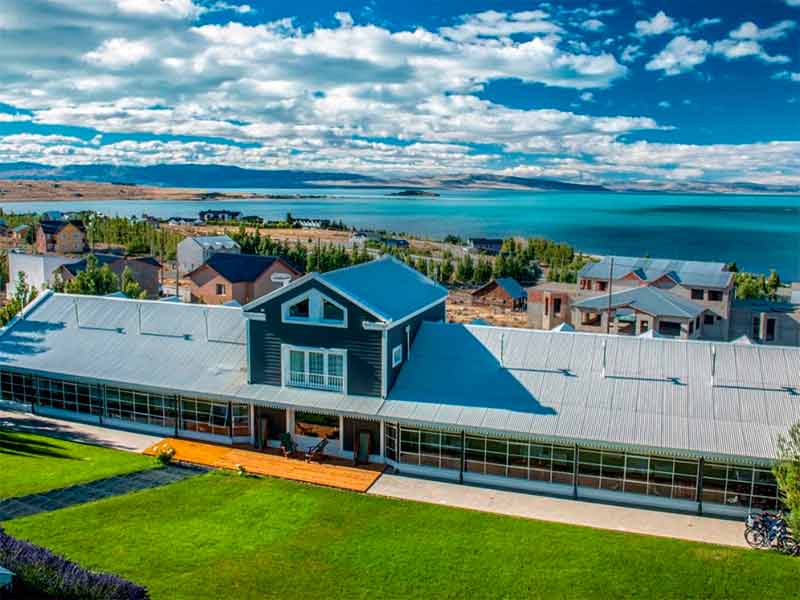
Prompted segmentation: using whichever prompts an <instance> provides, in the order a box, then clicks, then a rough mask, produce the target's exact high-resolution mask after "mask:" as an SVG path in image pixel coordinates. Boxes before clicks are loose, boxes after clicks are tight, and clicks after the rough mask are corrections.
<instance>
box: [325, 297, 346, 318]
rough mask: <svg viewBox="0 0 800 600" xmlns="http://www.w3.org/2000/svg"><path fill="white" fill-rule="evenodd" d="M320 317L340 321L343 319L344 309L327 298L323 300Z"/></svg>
mask: <svg viewBox="0 0 800 600" xmlns="http://www.w3.org/2000/svg"><path fill="white" fill-rule="evenodd" d="M322 318H323V319H325V320H326V321H336V322H342V321H344V311H343V310H342V309H341V308H339V307H338V306H336V305H335V304H333V303H331V302H328V301H327V300H323V301H322Z"/></svg>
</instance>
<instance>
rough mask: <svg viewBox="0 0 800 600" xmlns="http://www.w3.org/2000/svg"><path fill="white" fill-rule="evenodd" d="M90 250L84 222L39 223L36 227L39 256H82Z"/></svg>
mask: <svg viewBox="0 0 800 600" xmlns="http://www.w3.org/2000/svg"><path fill="white" fill-rule="evenodd" d="M88 249H89V246H88V244H87V243H86V227H84V225H83V222H82V221H39V223H38V224H37V226H36V252H38V253H39V254H47V253H52V254H82V253H83V252H86V251H87V250H88Z"/></svg>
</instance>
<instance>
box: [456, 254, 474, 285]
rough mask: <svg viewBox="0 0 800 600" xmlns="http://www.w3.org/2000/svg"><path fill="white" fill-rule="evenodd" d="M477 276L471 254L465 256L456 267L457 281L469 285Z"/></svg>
mask: <svg viewBox="0 0 800 600" xmlns="http://www.w3.org/2000/svg"><path fill="white" fill-rule="evenodd" d="M474 275H475V264H474V263H473V262H472V257H471V256H470V255H469V254H464V256H463V257H462V258H461V260H459V261H458V265H457V266H456V281H458V282H459V283H469V282H471V281H472V278H473V276H474Z"/></svg>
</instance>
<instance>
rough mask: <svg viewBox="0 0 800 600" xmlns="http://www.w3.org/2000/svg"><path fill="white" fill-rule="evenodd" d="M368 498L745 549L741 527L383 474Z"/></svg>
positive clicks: (711, 519)
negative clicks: (428, 504) (372, 495)
mask: <svg viewBox="0 0 800 600" xmlns="http://www.w3.org/2000/svg"><path fill="white" fill-rule="evenodd" d="M368 493H370V494H375V495H378V496H388V497H391V498H402V499H404V500H417V501H419V502H429V503H431V504H444V505H447V506H455V507H459V508H468V509H472V510H479V511H483V512H491V513H497V514H502V515H510V516H515V517H525V518H529V519H539V520H542V521H553V522H557V523H568V524H571V525H584V526H586V527H595V528H598V529H611V530H615V531H625V532H629V533H642V534H646V535H655V536H661V537H670V538H678V539H683V540H689V541H694V542H707V543H710V544H722V545H725V546H739V547H742V546H746V544H745V541H744V526H743V524H742V523H741V522H738V521H730V520H725V519H714V518H710V517H698V516H692V515H684V514H677V513H668V512H662V511H657V510H647V509H642V508H632V507H627V506H614V505H609V504H599V503H594V502H585V501H580V500H571V499H567V498H552V497H547V496H536V495H533V494H526V493H523V492H511V491H505V490H496V489H489V488H481V487H475V486H470V485H459V484H457V483H449V482H442V481H431V480H427V479H417V478H414V477H403V476H401V475H388V474H384V475H382V476H381V478H380V479H378V481H377V482H375V484H374V485H373V486H372V488H371V489H370V490H369V492H368Z"/></svg>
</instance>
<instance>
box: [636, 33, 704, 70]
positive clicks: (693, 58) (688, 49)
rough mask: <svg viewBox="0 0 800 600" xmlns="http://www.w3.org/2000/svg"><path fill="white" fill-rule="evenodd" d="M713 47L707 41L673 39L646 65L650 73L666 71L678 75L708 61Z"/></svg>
mask: <svg viewBox="0 0 800 600" xmlns="http://www.w3.org/2000/svg"><path fill="white" fill-rule="evenodd" d="M710 51H711V45H710V44H709V43H708V42H707V41H705V40H692V39H690V38H688V37H686V36H685V35H679V36H678V37H675V38H673V39H672V40H671V41H670V42H669V43H668V44H667V46H666V47H665V48H664V49H663V50H662V51H661V52H659V53H658V54H656V55H655V56H654V57H653V58H652V59H651V60H650V62H648V63H647V64H646V65H645V69H647V70H648V71H664V74H665V75H678V74H680V73H685V72H686V71H691V70H692V69H694V68H695V67H696V66H697V65H699V64H702V63H703V62H705V60H706V56H708V53H709V52H710Z"/></svg>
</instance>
